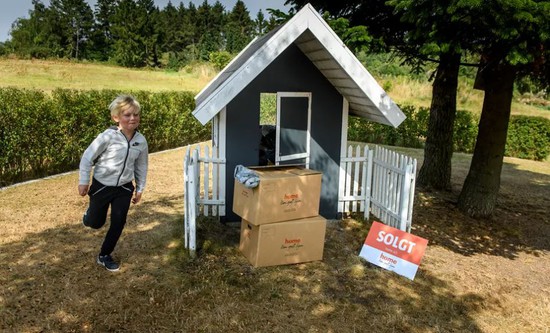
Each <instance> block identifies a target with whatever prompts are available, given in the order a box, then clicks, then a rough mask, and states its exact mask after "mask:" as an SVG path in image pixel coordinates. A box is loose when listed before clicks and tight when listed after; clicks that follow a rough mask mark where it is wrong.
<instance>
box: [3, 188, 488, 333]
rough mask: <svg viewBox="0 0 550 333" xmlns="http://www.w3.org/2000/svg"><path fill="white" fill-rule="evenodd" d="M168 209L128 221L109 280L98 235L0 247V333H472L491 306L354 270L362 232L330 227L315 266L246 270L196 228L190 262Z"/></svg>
mask: <svg viewBox="0 0 550 333" xmlns="http://www.w3.org/2000/svg"><path fill="white" fill-rule="evenodd" d="M176 201H177V197H173V198H172V197H170V198H165V199H163V200H159V201H155V202H145V203H143V204H140V205H138V206H136V207H135V208H133V209H132V211H131V215H130V217H129V222H128V225H127V228H126V229H125V231H124V234H123V238H122V239H121V240H120V242H119V245H118V247H117V250H116V251H115V257H117V258H118V259H121V261H122V269H121V271H120V272H117V273H111V272H108V271H106V270H104V269H103V268H102V267H99V266H98V265H97V264H95V256H96V254H97V250H98V248H99V246H100V244H101V242H102V240H103V237H104V233H105V232H106V230H105V229H101V230H99V231H93V230H90V229H85V228H84V227H83V226H82V225H79V224H76V225H71V226H61V227H56V228H51V229H49V230H45V231H43V232H38V233H35V234H30V235H29V236H27V237H25V238H24V239H22V240H21V241H17V242H13V243H8V244H5V245H2V247H1V249H0V260H1V261H2V263H3V264H2V266H1V268H0V282H1V283H0V285H1V287H0V318H1V319H0V331H2V332H23V331H25V332H42V331H54V332H178V331H179V332H186V331H187V332H306V331H323V332H358V331H368V330H371V331H375V332H395V331H402V332H408V331H419V332H421V331H430V330H431V331H447V332H450V331H452V332H480V331H481V330H480V329H479V328H478V327H477V326H476V323H475V321H474V319H473V315H474V314H475V312H476V311H478V309H479V306H478V304H480V303H481V302H483V303H485V304H491V303H492V302H493V300H488V299H482V298H481V297H479V296H476V295H467V296H465V297H457V296H455V295H454V294H455V291H454V290H453V289H452V288H451V286H450V285H449V284H447V283H446V282H445V281H442V280H440V279H438V278H436V277H435V276H432V275H431V274H429V273H423V274H420V275H419V276H418V277H417V279H416V280H415V281H414V282H412V281H409V280H407V279H404V278H401V277H399V276H396V275H395V274H393V273H391V272H386V271H383V270H380V269H377V268H375V267H373V266H370V265H367V264H365V263H363V262H361V260H360V259H359V258H358V257H357V246H358V241H357V239H358V237H357V235H358V233H359V234H361V235H363V234H364V232H365V230H364V229H361V230H351V231H350V230H347V229H346V228H347V226H346V225H345V223H344V222H340V223H337V222H333V223H331V224H330V226H329V228H328V231H327V241H326V246H325V260H324V261H320V262H313V263H308V264H298V265H290V266H276V267H266V268H258V269H256V268H253V267H251V266H250V265H249V264H248V262H247V261H246V259H245V258H244V256H242V255H241V254H240V253H239V251H238V238H239V230H238V228H237V227H236V226H225V225H222V224H220V223H218V222H216V221H214V220H212V219H201V221H200V222H199V225H198V236H199V237H198V238H199V245H200V250H199V256H198V257H197V258H196V259H191V258H189V257H188V256H187V255H186V252H185V250H184V249H183V246H182V238H183V226H182V223H183V217H182V215H181V214H179V213H177V209H176V208H177V207H178V205H177V202H176ZM360 228H364V227H360ZM361 237H362V236H361ZM360 242H361V241H359V243H360Z"/></svg>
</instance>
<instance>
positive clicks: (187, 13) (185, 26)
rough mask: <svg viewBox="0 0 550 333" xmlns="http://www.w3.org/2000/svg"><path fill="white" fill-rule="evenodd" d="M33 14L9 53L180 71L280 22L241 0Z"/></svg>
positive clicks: (16, 27) (103, 5) (79, 1)
mask: <svg viewBox="0 0 550 333" xmlns="http://www.w3.org/2000/svg"><path fill="white" fill-rule="evenodd" d="M32 4H33V9H32V10H30V11H29V17H28V18H19V19H17V20H16V21H15V22H14V23H13V24H12V28H11V39H10V40H9V41H7V42H6V43H4V45H2V49H3V53H10V54H15V55H17V56H18V57H21V58H65V59H78V60H91V61H102V62H104V61H109V62H113V63H116V64H118V65H121V66H125V67H145V66H150V67H168V68H174V69H177V68H179V67H181V66H183V65H185V64H187V63H189V62H192V61H195V60H209V57H210V55H211V54H212V53H213V52H227V53H229V54H235V53H238V52H239V51H240V50H242V49H243V48H244V47H245V46H246V45H247V44H248V43H249V42H250V41H251V40H252V39H253V38H254V37H255V36H259V35H262V34H264V33H265V32H266V31H268V30H270V29H272V28H273V27H274V26H275V25H276V24H278V21H277V18H276V17H274V16H272V15H270V18H269V19H266V17H265V16H264V13H263V12H262V11H261V10H260V11H259V12H258V13H257V14H256V16H255V19H251V17H250V13H249V11H248V9H247V8H246V6H245V4H244V3H243V2H242V1H241V0H238V1H237V2H236V4H235V6H234V7H233V8H232V9H231V10H230V11H228V10H226V8H224V6H223V5H222V4H221V3H220V2H219V1H216V2H215V3H214V4H212V5H211V4H209V3H208V1H207V0H204V2H203V3H202V4H201V5H199V6H195V5H194V4H193V3H192V2H189V4H188V5H187V6H185V5H184V4H183V2H180V3H179V4H178V5H174V4H173V3H172V2H168V4H167V5H166V6H165V7H164V8H162V9H160V8H158V7H157V6H155V4H154V1H153V0H98V1H97V3H96V5H95V6H94V7H95V8H94V9H92V8H90V6H89V5H88V3H86V2H85V1H84V0H51V1H50V5H49V6H46V5H44V3H43V2H42V1H41V0H33V1H32Z"/></svg>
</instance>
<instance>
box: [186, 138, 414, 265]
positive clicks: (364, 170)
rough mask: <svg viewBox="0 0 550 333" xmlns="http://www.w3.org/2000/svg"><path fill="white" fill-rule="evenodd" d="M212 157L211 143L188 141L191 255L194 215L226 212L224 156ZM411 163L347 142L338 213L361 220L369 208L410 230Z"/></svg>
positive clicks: (382, 219)
mask: <svg viewBox="0 0 550 333" xmlns="http://www.w3.org/2000/svg"><path fill="white" fill-rule="evenodd" d="M201 150H203V151H204V152H203V153H202V154H201ZM216 156H218V152H217V150H216V149H215V148H214V149H211V148H210V147H209V146H204V147H202V148H201V147H200V146H199V147H190V146H188V147H187V150H186V153H185V157H184V162H183V164H184V171H183V174H184V175H183V177H184V183H185V189H184V190H185V200H184V201H185V223H184V224H185V247H186V248H188V249H189V250H190V253H191V254H192V255H194V254H195V251H196V218H197V216H198V215H204V216H211V215H212V216H225V209H226V206H225V186H223V184H222V183H221V181H225V160H224V159H221V158H217V157H216ZM416 164H417V162H416V159H414V158H411V157H408V156H405V155H402V154H398V153H396V152H394V151H391V150H388V149H385V148H383V147H379V146H375V148H374V149H370V148H369V146H364V147H360V146H356V147H352V146H349V147H348V149H347V152H346V154H345V156H343V157H342V158H341V160H340V170H341V172H340V186H339V195H338V197H339V199H338V201H339V202H338V212H340V213H352V212H363V213H364V216H365V218H366V219H368V218H369V214H370V213H372V214H373V215H374V216H376V217H377V218H378V219H379V220H380V222H383V223H385V224H387V225H390V226H392V227H394V228H398V229H401V230H403V231H407V232H410V230H411V223H412V209H413V200H414V190H415V182H416Z"/></svg>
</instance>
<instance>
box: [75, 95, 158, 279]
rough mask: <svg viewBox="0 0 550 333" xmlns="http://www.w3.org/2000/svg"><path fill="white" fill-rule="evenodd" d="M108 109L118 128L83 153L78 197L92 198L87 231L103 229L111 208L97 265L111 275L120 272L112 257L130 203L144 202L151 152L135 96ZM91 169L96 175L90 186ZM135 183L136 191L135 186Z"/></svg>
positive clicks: (123, 98)
mask: <svg viewBox="0 0 550 333" xmlns="http://www.w3.org/2000/svg"><path fill="white" fill-rule="evenodd" d="M109 109H110V110H111V118H112V119H113V121H114V122H116V123H117V126H112V127H110V128H108V129H107V130H105V131H104V132H103V133H101V134H99V135H98V136H97V137H96V138H95V140H94V141H93V142H92V143H91V144H90V146H89V147H88V148H87V149H86V151H84V154H83V155H82V159H81V160H80V179H79V183H78V184H79V185H78V193H79V194H80V195H81V196H85V195H86V194H88V195H89V197H90V206H89V207H88V209H87V210H86V213H84V216H83V218H82V222H83V224H84V225H85V226H87V227H90V228H93V229H99V228H101V227H102V226H103V225H104V224H105V221H106V219H107V210H108V209H109V206H110V207H111V223H110V226H109V230H108V231H107V234H106V235H105V240H104V241H103V245H102V246H101V250H100V252H99V255H98V257H97V263H98V264H100V265H102V266H104V267H105V268H106V269H107V270H109V271H118V270H119V264H118V263H117V262H116V261H114V260H113V258H112V257H111V253H112V252H113V250H114V249H115V246H116V243H117V241H118V239H119V238H120V235H121V234H122V229H124V225H125V224H126V216H127V215H128V209H129V208H130V201H131V202H132V203H134V204H137V203H138V202H139V201H140V200H141V195H142V193H143V190H144V189H145V179H146V178H147V163H148V152H149V151H148V146H147V140H145V137H144V136H143V135H141V133H139V132H138V131H137V128H138V126H139V121H140V111H141V107H140V105H139V103H138V101H136V100H135V98H134V97H132V96H129V95H121V96H118V97H117V98H115V100H113V102H112V103H111V105H110V106H109ZM92 167H93V169H94V172H93V179H92V184H91V186H90V185H89V184H90V172H91V170H92ZM134 179H135V182H136V185H135V188H134V184H132V180H134ZM134 189H135V194H134ZM132 196H133V198H132Z"/></svg>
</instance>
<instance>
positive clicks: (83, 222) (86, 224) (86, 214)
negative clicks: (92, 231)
mask: <svg viewBox="0 0 550 333" xmlns="http://www.w3.org/2000/svg"><path fill="white" fill-rule="evenodd" d="M87 216H88V210H87V209H86V213H84V215H82V225H84V226H85V227H89V225H88V223H87V222H86V217H87Z"/></svg>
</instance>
